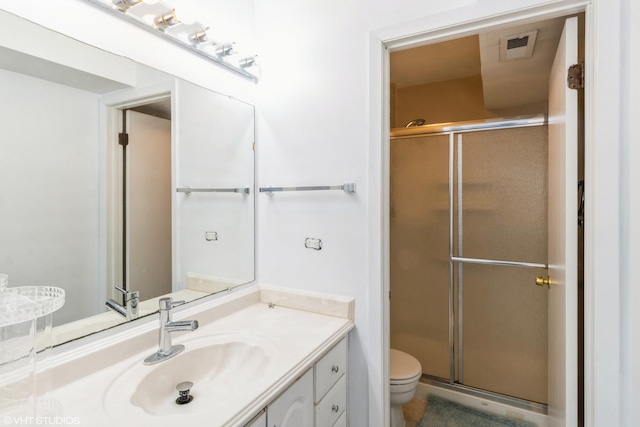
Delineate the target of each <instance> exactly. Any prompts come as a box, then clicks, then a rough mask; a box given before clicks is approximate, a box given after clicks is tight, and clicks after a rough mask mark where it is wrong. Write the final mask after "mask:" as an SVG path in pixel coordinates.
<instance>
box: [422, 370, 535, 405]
mask: <svg viewBox="0 0 640 427" xmlns="http://www.w3.org/2000/svg"><path fill="white" fill-rule="evenodd" d="M420 382H421V383H424V384H428V385H431V386H434V387H439V388H442V389H445V390H451V391H457V392H460V393H464V394H466V395H469V396H473V397H476V398H479V399H485V400H488V401H491V402H495V403H501V404H504V405H509V406H511V407H514V408H518V409H523V410H526V411H531V412H535V413H538V414H543V415H547V405H545V404H544V403H538V402H532V401H529V400H524V399H519V398H517V397H513V396H507V395H504V394H500V393H494V392H492V391H487V390H482V389H479V388H475V387H469V386H466V385H463V384H459V383H453V384H452V383H450V382H449V381H448V380H446V379H444V378H440V377H434V376H431V375H427V374H422V377H421V378H420Z"/></svg>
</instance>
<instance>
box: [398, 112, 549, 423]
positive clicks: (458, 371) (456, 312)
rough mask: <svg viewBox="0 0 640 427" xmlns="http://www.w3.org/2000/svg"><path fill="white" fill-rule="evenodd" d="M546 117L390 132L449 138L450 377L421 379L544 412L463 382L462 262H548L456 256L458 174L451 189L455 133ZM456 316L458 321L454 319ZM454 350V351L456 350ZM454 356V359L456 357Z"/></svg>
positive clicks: (534, 265) (541, 122)
mask: <svg viewBox="0 0 640 427" xmlns="http://www.w3.org/2000/svg"><path fill="white" fill-rule="evenodd" d="M546 124H547V119H546V117H545V115H542V114H541V115H530V116H516V117H510V118H501V119H487V120H474V121H465V122H458V123H447V124H434V125H426V126H416V127H409V128H399V129H393V130H391V132H390V139H391V140H396V139H408V138H414V137H419V136H435V135H447V136H448V137H449V160H448V161H449V165H448V168H449V189H448V191H449V316H448V317H449V379H448V381H447V379H446V378H441V377H437V376H433V375H429V374H424V373H423V374H422V380H423V381H425V382H427V383H429V384H432V385H438V386H441V387H445V388H448V389H452V390H456V391H462V392H464V393H467V394H471V395H475V396H477V397H481V398H485V399H489V400H492V401H495V402H499V403H505V404H508V405H511V406H513V407H517V408H522V409H526V410H529V411H533V412H537V413H541V414H547V405H546V404H543V403H538V402H533V401H529V400H525V399H521V398H517V397H513V396H508V395H504V394H500V393H496V392H493V391H490V390H485V389H480V388H476V387H471V386H468V385H465V384H464V375H463V372H464V369H463V366H464V364H463V357H464V344H463V339H464V328H463V326H464V320H463V304H464V303H463V301H464V297H463V290H464V288H463V286H462V266H463V265H464V264H465V263H469V264H483V265H494V266H509V267H521V268H544V269H547V268H548V266H547V264H546V263H545V264H542V263H532V262H519V261H509V260H493V259H480V258H465V257H462V256H456V254H455V253H454V248H455V241H454V239H455V233H454V231H455V229H456V225H455V224H456V221H457V223H458V225H457V226H458V246H457V247H458V249H460V248H461V247H462V245H461V239H462V211H463V209H462V199H461V198H462V188H461V186H462V180H461V179H459V178H460V177H458V180H457V185H458V188H457V190H456V188H454V186H455V182H456V177H455V171H456V170H458V174H460V173H461V167H462V163H461V156H460V149H459V150H458V157H457V159H458V163H459V164H458V165H457V169H456V164H455V161H456V156H455V153H456V151H455V144H456V136H457V137H458V138H457V139H458V143H459V144H461V142H462V138H461V136H462V134H464V133H469V132H482V131H490V130H503V129H514V128H525V127H533V126H545V125H546ZM455 194H457V196H458V198H459V200H458V204H457V211H456V209H455V206H456V205H455ZM456 268H457V269H458V276H457V281H458V286H457V291H458V295H457V307H456V298H455V291H456V276H455V273H454V271H455V269H456ZM456 319H457V321H456ZM456 326H457V329H458V336H457V347H456V336H455V335H456V334H455V329H456ZM456 350H457V351H456ZM456 355H457V357H456ZM456 359H457V360H456Z"/></svg>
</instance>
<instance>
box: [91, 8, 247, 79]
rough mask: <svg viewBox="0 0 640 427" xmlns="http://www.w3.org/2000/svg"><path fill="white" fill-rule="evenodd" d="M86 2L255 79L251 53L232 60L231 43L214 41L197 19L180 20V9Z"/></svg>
mask: <svg viewBox="0 0 640 427" xmlns="http://www.w3.org/2000/svg"><path fill="white" fill-rule="evenodd" d="M87 1H88V2H89V3H92V4H94V5H96V6H99V7H101V8H102V9H105V10H107V11H109V12H111V13H113V14H115V15H118V16H120V17H122V18H124V19H126V20H127V21H129V22H131V23H132V24H135V25H137V26H138V27H140V28H143V29H145V30H147V31H151V32H152V33H154V34H157V35H159V36H161V37H164V38H165V39H166V40H168V41H170V42H172V43H174V44H177V45H178V46H182V47H183V48H186V49H188V50H190V51H192V52H194V53H196V54H198V55H200V56H203V57H205V58H207V59H209V60H211V61H213V62H215V63H216V64H218V65H220V66H222V67H224V68H226V69H228V70H231V71H233V72H235V73H237V74H240V75H242V76H243V77H246V78H248V79H250V80H252V81H254V82H255V81H257V80H258V76H257V70H258V66H257V64H256V60H255V55H253V56H245V57H241V58H240V59H236V58H238V57H239V55H238V54H237V53H236V51H235V46H234V44H233V43H228V42H225V43H218V42H217V41H216V40H211V38H210V37H209V35H208V34H207V31H208V30H209V27H205V26H204V25H203V24H201V23H199V22H194V23H183V22H181V21H180V19H179V16H180V12H179V11H178V13H177V14H176V10H175V9H174V8H173V7H171V6H169V5H168V4H166V3H164V2H163V1H153V2H145V0H87Z"/></svg>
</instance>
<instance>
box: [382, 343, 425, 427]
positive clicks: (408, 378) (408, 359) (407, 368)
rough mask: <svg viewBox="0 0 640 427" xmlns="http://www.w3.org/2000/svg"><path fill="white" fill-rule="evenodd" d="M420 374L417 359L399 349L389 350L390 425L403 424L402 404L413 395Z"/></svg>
mask: <svg viewBox="0 0 640 427" xmlns="http://www.w3.org/2000/svg"><path fill="white" fill-rule="evenodd" d="M421 375H422V366H421V365H420V362H418V359H416V358H415V357H413V356H411V355H410V354H407V353H404V352H402V351H400V350H395V349H393V348H392V349H391V350H390V358H389V381H390V387H389V392H390V401H391V427H404V426H405V420H404V415H403V414H402V405H404V404H405V403H409V402H410V401H411V399H413V396H415V394H416V389H417V388H418V382H419V380H420V376H421Z"/></svg>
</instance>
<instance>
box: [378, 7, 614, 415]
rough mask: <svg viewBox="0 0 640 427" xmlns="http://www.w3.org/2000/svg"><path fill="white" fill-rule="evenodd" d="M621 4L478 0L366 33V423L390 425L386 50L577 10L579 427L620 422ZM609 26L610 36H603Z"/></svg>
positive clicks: (571, 12) (387, 56)
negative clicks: (580, 28) (581, 19)
mask: <svg viewBox="0 0 640 427" xmlns="http://www.w3.org/2000/svg"><path fill="white" fill-rule="evenodd" d="M622 1H623V0H613V1H608V2H607V4H606V5H603V6H602V7H598V6H600V5H601V3H603V1H602V0H592V1H577V0H558V1H554V2H546V3H544V4H536V3H541V2H540V1H538V2H536V1H535V0H533V1H529V2H528V3H529V6H528V7H527V6H525V7H520V8H519V9H517V10H514V9H511V10H509V9H508V7H509V6H504V2H502V5H500V3H501V2H499V1H486V2H481V3H483V4H482V5H480V4H478V3H479V2H477V1H476V2H473V3H474V4H470V5H468V6H466V7H464V8H460V9H456V10H453V11H449V12H443V13H441V14H438V15H436V16H432V17H427V18H424V19H421V20H416V21H412V22H408V23H402V24H398V25H394V26H390V27H385V28H383V29H380V30H376V31H373V32H371V33H370V40H369V49H370V51H369V61H370V64H369V65H370V75H369V88H370V91H369V93H370V96H371V98H370V110H369V114H370V117H369V119H370V120H369V124H370V129H369V136H370V138H369V139H370V144H369V165H370V167H369V201H368V203H369V212H370V218H369V236H370V240H369V261H370V262H369V265H370V269H369V283H370V286H371V288H370V293H369V300H368V304H369V313H370V319H369V320H370V324H371V325H372V333H371V336H370V341H369V345H370V352H369V372H368V373H369V381H370V386H369V421H370V422H372V423H374V424H375V423H376V422H379V423H380V424H379V425H383V426H388V425H389V381H388V378H389V366H388V365H389V342H390V337H389V331H390V328H389V289H390V286H389V285H390V279H389V200H390V199H389V164H390V163H389V158H390V155H389V145H390V144H389V141H390V140H389V131H390V119H389V117H390V114H389V113H390V111H389V101H390V90H389V52H390V50H397V49H401V48H407V47H409V46H419V45H421V44H427V43H434V42H440V41H445V40H451V39H454V38H460V37H464V36H466V35H470V34H474V33H477V32H478V31H480V30H484V29H487V28H492V27H499V26H502V25H505V24H509V23H513V22H515V21H525V22H527V21H529V22H530V21H537V20H543V19H548V18H553V17H558V16H565V15H570V14H573V13H578V12H585V72H586V76H587V77H586V87H585V181H586V183H587V186H586V191H585V199H586V200H587V204H586V206H585V219H586V220H585V255H584V269H585V271H584V279H585V282H584V288H585V297H584V323H585V324H584V328H585V329H584V340H585V341H584V344H585V347H584V348H585V349H584V352H585V354H584V356H585V361H584V362H585V365H584V384H585V397H584V404H585V406H584V407H585V425H586V426H593V425H596V424H600V423H604V422H605V421H606V422H607V423H609V424H611V425H619V421H620V415H621V414H620V384H621V375H620V366H621V364H620V356H621V352H620V345H619V337H620V323H621V322H620V318H619V315H618V313H619V310H620V308H621V303H620V298H619V297H620V288H619V283H620V280H619V279H620V271H619V269H620V264H619V263H620V253H619V242H620V231H619V229H620V223H621V214H620V213H621V209H620V204H619V199H620V189H619V180H618V177H617V176H614V175H616V174H612V173H611V172H610V171H612V170H618V169H619V167H620V163H621V161H620V158H619V157H618V156H619V152H620V151H619V150H620V146H621V142H620V140H619V136H620V124H621V120H620V113H621V109H620V105H619V102H618V101H617V97H618V96H619V94H620V93H621V91H620V89H619V88H620V72H619V71H620V65H618V64H619V63H620V50H619V49H612V48H611V46H620V42H621V37H620V34H619V33H618V32H617V31H611V28H610V26H611V24H612V23H615V22H618V21H617V20H619V17H620V12H621V9H622V8H623V7H622V4H621V3H622ZM524 3H527V2H526V1H525V2H524ZM512 7H513V6H512ZM505 8H506V10H505ZM478 17H481V18H478ZM607 22H608V23H609V27H608V26H607ZM607 28H609V31H605V30H606V29H607ZM596 70H598V72H596ZM612 87H613V90H612ZM596 159H597V162H596ZM608 171H609V172H608ZM596 221H597V222H596ZM596 241H597V242H598V245H596V244H595V242H596ZM598 284H600V286H597V285H598ZM596 320H597V321H596ZM596 362H597V363H596ZM596 389H597V393H596ZM374 424H371V425H374Z"/></svg>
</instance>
